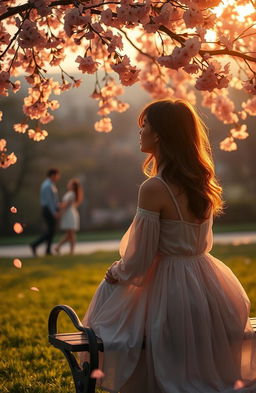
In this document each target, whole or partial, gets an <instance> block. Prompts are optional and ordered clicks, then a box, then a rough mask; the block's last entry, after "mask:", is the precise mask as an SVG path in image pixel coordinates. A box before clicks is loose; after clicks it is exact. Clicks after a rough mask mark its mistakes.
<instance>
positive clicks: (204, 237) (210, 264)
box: [83, 100, 256, 393]
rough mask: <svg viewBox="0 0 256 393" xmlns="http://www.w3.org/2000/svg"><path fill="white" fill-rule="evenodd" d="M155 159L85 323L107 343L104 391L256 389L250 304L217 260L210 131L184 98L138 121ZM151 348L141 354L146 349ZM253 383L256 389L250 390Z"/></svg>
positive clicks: (217, 193) (217, 202)
mask: <svg viewBox="0 0 256 393" xmlns="http://www.w3.org/2000/svg"><path fill="white" fill-rule="evenodd" d="M139 125H140V127H141V130H140V148H141V151H142V152H145V153H148V157H147V158H146V160H145V162H144V172H145V174H146V175H147V176H148V177H149V179H147V180H146V181H145V182H144V183H143V184H142V185H141V187H140V190H139V197H138V208H137V213H136V215H135V217H134V220H133V222H132V224H131V226H130V228H129V229H128V231H127V232H126V234H125V235H124V237H123V239H122V241H121V245H120V255H121V259H120V260H119V261H116V262H114V263H113V264H112V266H111V267H110V268H109V269H108V271H107V273H106V276H105V279H104V280H103V281H102V283H101V284H100V286H99V288H98V290H97V291H96V293H95V295H94V297H93V300H92V302H91V304H90V307H89V309H88V312H87V313H86V315H85V318H84V321H83V323H84V325H85V326H86V325H87V326H90V327H92V328H93V329H94V330H95V332H96V334H97V336H99V337H101V338H102V340H103V343H104V361H103V371H104V374H105V377H104V378H103V379H102V387H103V389H105V390H106V391H109V392H112V393H116V392H119V391H120V392H121V393H217V392H221V393H224V392H225V393H232V392H235V391H236V389H237V388H240V387H241V386H243V388H242V389H241V390H239V392H240V391H241V392H243V393H244V392H256V383H255V380H254V378H256V352H255V342H254V340H252V339H249V338H248V339H247V340H244V333H245V332H247V336H251V337H252V336H253V330H252V327H251V325H250V321H249V319H248V316H249V311H250V302H249V299H248V297H247V295H246V293H245V291H244V289H243V288H242V286H241V284H240V282H239V281H238V280H237V278H236V277H235V276H234V274H233V273H232V272H231V270H230V269H229V268H228V267H227V266H225V265H224V264H223V263H222V262H221V261H219V260H218V259H216V258H214V257H213V256H212V255H210V254H209V251H210V250H211V248H212V242H213V235H212V221H213V217H214V216H216V215H217V214H220V213H221V212H222V208H223V201H222V198H221V192H222V189H221V187H220V186H219V184H218V181H217V179H216V177H215V173H214V165H213V161H212V156H211V149H210V145H209V141H208V137H207V134H206V129H205V126H204V124H203V122H202V120H201V119H200V117H199V115H198V114H197V113H196V111H195V109H194V108H193V107H192V106H191V105H190V104H189V103H188V102H185V101H182V100H178V101H175V102H173V101H170V100H164V101H157V102H154V103H152V104H149V105H148V106H147V107H146V108H145V109H144V110H143V112H142V113H141V115H140V117H139ZM142 348H143V349H142ZM249 385H250V387H248V386H249Z"/></svg>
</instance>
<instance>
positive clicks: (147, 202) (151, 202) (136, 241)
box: [105, 178, 161, 284]
mask: <svg viewBox="0 0 256 393" xmlns="http://www.w3.org/2000/svg"><path fill="white" fill-rule="evenodd" d="M138 207H139V208H141V209H144V211H145V214H146V217H148V216H147V211H149V212H148V213H149V214H150V213H152V214H153V215H154V216H153V217H152V216H151V218H147V219H146V218H145V220H146V221H148V220H149V221H150V223H149V222H148V226H151V230H149V228H148V229H147V222H146V221H145V222H144V223H143V224H142V223H140V224H138V222H136V220H135V219H134V220H133V223H132V224H131V227H130V228H129V229H131V230H130V232H133V234H132V236H131V235H129V236H128V240H127V244H126V247H125V248H126V250H125V252H124V256H123V258H122V259H121V260H120V261H116V262H114V263H113V264H112V265H111V266H110V268H109V269H108V270H107V272H106V275H105V280H106V281H107V282H108V283H110V284H115V283H117V282H118V281H119V280H118V279H117V278H115V277H114V276H116V273H117V272H118V271H119V272H120V275H121V276H124V274H123V271H124V270H123V269H126V271H127V270H129V275H130V276H132V275H134V276H136V265H137V261H136V257H137V258H138V263H139V259H140V258H141V255H143V258H144V259H148V261H147V263H148V264H150V262H151V260H152V259H153V258H152V256H154V255H153V254H154V252H155V251H156V249H157V245H158V236H157V228H158V227H159V217H158V215H159V214H160V210H161V198H159V181H157V180H156V179H153V178H152V179H148V180H146V181H145V182H144V183H143V184H142V185H141V186H140V190H139V196H138ZM135 217H136V216H135ZM152 219H153V220H154V224H153V226H154V228H155V230H154V236H153V234H152ZM139 220H141V218H140V219H139ZM137 224H138V225H139V228H137ZM147 230H149V232H148V234H146V233H147ZM128 231H129V230H128ZM142 232H143V234H144V236H145V235H146V236H148V237H150V236H153V237H152V239H149V238H148V239H147V238H146V241H149V242H151V241H152V242H157V244H151V248H149V249H148V250H147V249H146V250H144V251H142V250H141V247H143V244H142V243H143V240H144V237H142V235H143V234H142ZM124 237H125V236H124ZM141 242H142V243H141ZM121 248H122V246H121ZM112 267H113V270H114V271H115V273H114V272H113V270H112ZM117 268H118V269H117ZM133 269H134V272H133ZM145 269H146V266H145ZM142 270H143V269H142ZM121 271H122V272H121ZM137 273H138V275H140V276H141V273H142V272H141V270H140V269H138V272H137ZM120 279H121V280H122V279H123V278H120Z"/></svg>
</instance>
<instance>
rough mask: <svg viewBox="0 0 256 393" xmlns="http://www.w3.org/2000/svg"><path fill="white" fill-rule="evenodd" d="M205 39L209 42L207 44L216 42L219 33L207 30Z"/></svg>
mask: <svg viewBox="0 0 256 393" xmlns="http://www.w3.org/2000/svg"><path fill="white" fill-rule="evenodd" d="M204 39H205V40H206V41H207V42H214V41H216V39H217V33H216V31H214V30H210V29H209V30H207V31H206V34H205V36H204Z"/></svg>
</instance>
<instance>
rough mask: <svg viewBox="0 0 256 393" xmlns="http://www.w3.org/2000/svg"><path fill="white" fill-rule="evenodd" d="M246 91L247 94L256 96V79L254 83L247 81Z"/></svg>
mask: <svg viewBox="0 0 256 393" xmlns="http://www.w3.org/2000/svg"><path fill="white" fill-rule="evenodd" d="M244 89H245V90H246V91H247V93H249V94H253V95H256V78H255V81H254V83H253V81H252V80H250V81H246V82H245V84H244Z"/></svg>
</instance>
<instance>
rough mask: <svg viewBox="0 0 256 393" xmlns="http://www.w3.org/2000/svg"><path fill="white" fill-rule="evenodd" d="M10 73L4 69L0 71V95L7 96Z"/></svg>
mask: <svg viewBox="0 0 256 393" xmlns="http://www.w3.org/2000/svg"><path fill="white" fill-rule="evenodd" d="M10 84H11V82H10V74H9V72H6V71H1V72H0V95H2V96H7V95H8V89H9V87H10Z"/></svg>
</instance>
